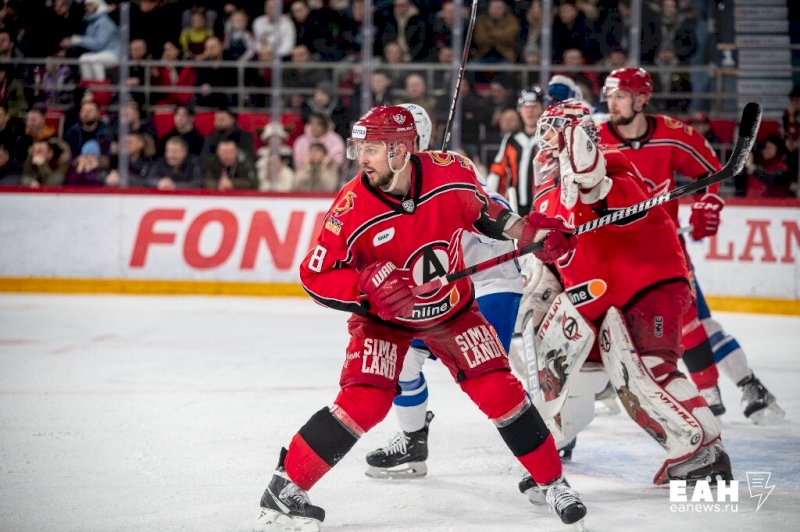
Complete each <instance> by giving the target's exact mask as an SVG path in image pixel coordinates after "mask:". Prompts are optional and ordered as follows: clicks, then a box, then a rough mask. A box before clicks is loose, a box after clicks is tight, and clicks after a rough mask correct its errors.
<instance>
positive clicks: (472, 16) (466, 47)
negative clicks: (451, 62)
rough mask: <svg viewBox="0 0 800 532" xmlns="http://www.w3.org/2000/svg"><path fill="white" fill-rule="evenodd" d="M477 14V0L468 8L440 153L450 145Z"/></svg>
mask: <svg viewBox="0 0 800 532" xmlns="http://www.w3.org/2000/svg"><path fill="white" fill-rule="evenodd" d="M477 14H478V0H472V7H471V8H470V14H469V25H468V26H467V35H466V37H464V49H463V50H461V66H459V68H458V77H457V78H456V88H455V90H454V91H453V100H452V102H450V112H449V113H447V122H446V123H445V125H444V134H443V135H442V150H441V151H447V145H448V144H449V143H450V127H451V126H452V125H453V118H454V115H455V113H456V104H457V103H458V92H459V91H460V90H461V79H462V78H463V77H464V69H465V68H466V67H467V59H469V49H470V46H472V32H473V30H475V16H476V15H477Z"/></svg>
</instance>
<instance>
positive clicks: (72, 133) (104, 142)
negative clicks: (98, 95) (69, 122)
mask: <svg viewBox="0 0 800 532" xmlns="http://www.w3.org/2000/svg"><path fill="white" fill-rule="evenodd" d="M113 138H114V135H113V132H112V131H111V130H110V129H109V127H108V126H107V125H106V123H105V122H103V121H101V120H100V108H99V107H98V105H97V103H95V102H93V101H86V102H84V103H82V104H81V109H80V114H79V115H78V122H77V123H76V124H74V125H73V126H72V127H70V128H69V129H68V130H67V132H66V133H65V134H64V140H66V141H67V144H69V149H70V151H71V152H72V153H81V148H82V147H83V145H84V144H86V143H87V142H89V141H90V140H96V141H97V142H98V143H99V144H100V151H101V152H102V153H103V154H108V152H109V150H110V148H111V142H112V140H113Z"/></svg>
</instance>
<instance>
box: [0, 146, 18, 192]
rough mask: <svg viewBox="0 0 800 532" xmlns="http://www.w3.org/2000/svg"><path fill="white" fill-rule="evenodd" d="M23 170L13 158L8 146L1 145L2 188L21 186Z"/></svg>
mask: <svg viewBox="0 0 800 532" xmlns="http://www.w3.org/2000/svg"><path fill="white" fill-rule="evenodd" d="M21 177H22V169H21V168H20V167H19V164H17V163H16V161H14V160H13V159H12V158H11V151H10V150H9V148H8V146H5V145H4V144H0V186H14V185H19V184H20V179H21Z"/></svg>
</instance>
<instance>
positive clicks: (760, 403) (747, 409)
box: [736, 373, 786, 425]
mask: <svg viewBox="0 0 800 532" xmlns="http://www.w3.org/2000/svg"><path fill="white" fill-rule="evenodd" d="M736 385H737V386H739V388H741V389H742V406H743V407H744V416H745V417H746V418H748V419H751V420H752V421H753V423H755V424H756V425H769V424H772V423H778V422H780V421H783V418H784V417H786V412H785V411H784V410H783V409H782V408H781V407H780V406H778V402H777V401H776V400H775V396H774V395H772V394H771V393H770V392H769V390H767V388H766V386H764V385H763V384H761V381H760V380H758V378H757V377H756V376H755V375H753V374H752V373H751V374H750V376H749V377H746V378H744V379H742V380H741V381H739V382H738V383H736Z"/></svg>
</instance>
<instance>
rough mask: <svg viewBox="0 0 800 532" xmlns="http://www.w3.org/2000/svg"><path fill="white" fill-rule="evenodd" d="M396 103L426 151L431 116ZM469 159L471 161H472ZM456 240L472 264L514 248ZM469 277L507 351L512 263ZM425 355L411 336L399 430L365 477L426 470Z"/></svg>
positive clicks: (515, 296) (515, 303)
mask: <svg viewBox="0 0 800 532" xmlns="http://www.w3.org/2000/svg"><path fill="white" fill-rule="evenodd" d="M401 105H402V106H403V107H405V108H406V109H408V110H409V111H410V112H411V114H412V115H413V116H414V121H415V124H416V128H417V143H418V147H419V149H420V150H426V149H428V147H429V144H430V138H431V119H430V117H429V116H428V113H427V112H426V111H425V110H424V109H423V108H422V107H420V106H418V105H415V104H401ZM470 163H471V164H473V163H472V161H470ZM473 167H475V165H474V164H473ZM475 173H476V175H477V176H478V180H479V181H480V182H481V184H482V185H483V187H484V189H486V190H487V191H488V187H487V184H486V181H485V179H484V178H483V176H482V175H480V173H479V172H478V171H477V169H476V172H475ZM491 197H492V199H493V200H495V201H498V202H500V203H502V204H503V205H504V206H506V208H510V206H509V204H508V202H507V201H506V200H505V198H503V197H502V196H500V195H499V194H497V193H491ZM461 243H462V247H463V250H464V262H465V263H466V264H467V265H473V264H477V263H479V262H482V261H484V260H486V259H489V258H492V257H496V256H498V255H502V254H504V253H508V252H509V251H513V250H514V249H515V246H514V241H513V240H506V241H500V240H493V239H491V238H488V237H485V236H482V235H477V234H475V233H468V232H464V234H463V236H462V240H461ZM472 281H473V283H474V285H475V297H476V299H477V302H478V306H479V307H480V310H481V313H482V314H483V315H484V316H485V317H486V319H487V320H488V321H489V323H491V324H492V326H493V327H494V328H495V330H496V332H497V336H498V338H499V339H500V342H501V343H502V344H503V347H505V349H506V352H508V349H509V345H510V343H511V336H512V334H513V333H514V323H515V320H516V316H517V309H518V307H519V302H520V299H521V297H522V280H521V278H520V270H519V266H518V264H517V262H516V261H511V262H507V263H505V264H502V265H499V266H496V267H494V268H491V269H489V270H486V271H484V272H481V273H478V274H476V275H474V276H473V277H472ZM430 356H431V354H430V351H428V349H427V348H426V347H425V344H424V343H422V342H420V341H418V340H415V341H414V342H413V343H412V344H411V347H410V348H409V351H408V353H407V354H406V357H405V361H404V363H403V369H402V371H401V372H400V390H401V393H400V395H398V396H397V397H396V398H395V399H394V411H395V413H396V414H397V418H398V420H399V422H400V428H401V431H400V432H399V433H398V434H397V435H396V436H395V437H394V438H392V440H391V441H390V442H389V444H388V445H387V446H386V447H382V448H380V449H376V450H374V451H372V452H371V453H369V454H368V455H367V464H368V465H369V468H368V469H367V475H368V476H370V477H376V478H408V477H421V476H424V475H425V474H426V473H427V471H428V470H427V466H426V465H425V460H426V459H427V458H428V427H429V424H430V421H431V419H433V412H429V411H428V410H427V406H428V385H427V383H426V381H425V375H424V374H423V373H422V366H423V364H424V363H425V360H427V359H428V358H429V357H430Z"/></svg>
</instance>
